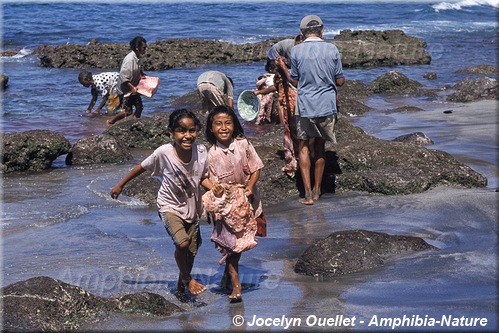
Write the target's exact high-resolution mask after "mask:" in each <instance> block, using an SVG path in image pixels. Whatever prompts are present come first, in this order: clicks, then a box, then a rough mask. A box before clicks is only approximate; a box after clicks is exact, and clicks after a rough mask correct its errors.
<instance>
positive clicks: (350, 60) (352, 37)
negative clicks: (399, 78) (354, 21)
mask: <svg viewBox="0 0 499 333" xmlns="http://www.w3.org/2000/svg"><path fill="white" fill-rule="evenodd" d="M334 44H336V46H337V47H338V49H339V51H340V52H341V62H342V64H343V66H344V67H374V66H394V65H414V64H429V63H430V62H431V56H430V54H429V53H428V52H426V51H425V50H424V48H425V47H426V42H425V41H424V40H422V39H419V38H416V37H412V36H407V35H406V34H405V33H404V32H403V31H402V30H385V31H376V30H362V31H352V30H342V31H341V32H340V34H339V35H337V36H335V37H334Z"/></svg>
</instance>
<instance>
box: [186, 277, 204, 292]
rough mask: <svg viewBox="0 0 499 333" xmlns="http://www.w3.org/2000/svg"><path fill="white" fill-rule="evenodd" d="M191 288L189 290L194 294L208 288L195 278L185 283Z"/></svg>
mask: <svg viewBox="0 0 499 333" xmlns="http://www.w3.org/2000/svg"><path fill="white" fill-rule="evenodd" d="M184 284H185V285H186V286H187V289H189V292H190V293H191V294H193V295H199V294H201V293H202V292H203V291H205V290H206V287H205V286H204V285H202V284H201V283H199V282H197V281H196V280H194V279H191V280H190V281H189V283H184Z"/></svg>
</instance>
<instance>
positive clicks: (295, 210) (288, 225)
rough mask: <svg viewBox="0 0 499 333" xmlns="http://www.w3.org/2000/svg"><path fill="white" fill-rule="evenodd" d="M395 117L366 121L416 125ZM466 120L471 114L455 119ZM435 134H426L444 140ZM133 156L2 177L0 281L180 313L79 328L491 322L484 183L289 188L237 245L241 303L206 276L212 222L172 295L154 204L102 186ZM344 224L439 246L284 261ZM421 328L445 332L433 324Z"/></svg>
mask: <svg viewBox="0 0 499 333" xmlns="http://www.w3.org/2000/svg"><path fill="white" fill-rule="evenodd" d="M457 114H458V113H457V112H456V115H457ZM406 117H412V115H410V116H408V115H406ZM395 119H396V120H395V121H393V122H391V124H390V125H389V128H390V131H391V132H392V133H391V134H390V135H388V134H382V133H385V131H381V130H379V131H378V129H375V130H374V131H376V132H377V135H378V136H383V135H386V136H391V135H394V134H396V133H397V131H401V132H406V133H407V131H409V130H410V131H414V130H415V129H418V128H420V125H419V123H418V122H415V127H416V128H409V126H408V125H407V123H406V121H408V120H407V119H404V116H403V115H398V116H397V117H395ZM477 125H478V126H480V125H479V124H477ZM460 126H462V125H459V124H455V122H452V121H449V122H447V123H446V124H443V123H435V126H434V127H431V126H430V125H427V126H426V127H425V133H427V135H429V136H430V137H432V138H434V139H435V137H434V136H433V135H436V134H438V133H446V132H448V131H454V130H455V129H456V127H460ZM473 126H474V124H473V123H472V122H469V123H468V126H467V127H468V129H472V128H473ZM478 128H479V127H478ZM469 133H475V132H474V131H472V130H471V131H469V130H467V131H463V135H462V139H463V140H464V139H466V134H469ZM476 133H477V135H476V137H478V136H479V135H478V134H480V133H481V134H482V135H483V136H484V137H487V136H488V135H489V133H488V131H486V130H477V131H476ZM473 137H475V136H474V135H472V138H473ZM445 138H446V136H442V138H441V139H439V140H437V141H441V142H440V144H441V145H443V146H445V145H446V144H447V142H446V141H445V140H446V139H445ZM472 138H470V140H471V141H473V140H472ZM483 139H484V138H481V140H479V142H477V145H476V147H479V146H481V145H482V144H483V142H484V141H486V140H483ZM451 141H453V139H452V140H451ZM490 145H491V148H492V146H494V144H493V143H490ZM473 147H474V146H473V145H472V144H470V149H469V150H462V151H461V155H462V156H463V158H466V159H468V160H470V161H477V162H476V163H475V164H476V165H479V164H480V163H482V164H483V165H484V166H486V167H485V168H484V170H485V171H486V173H485V174H486V175H487V177H489V179H494V176H493V175H492V174H491V173H490V170H491V169H490V165H491V162H490V161H488V158H485V159H484V158H483V156H482V155H481V154H480V153H478V154H475V152H477V151H478V150H477V149H473ZM495 149H496V150H495V151H496V152H497V148H495ZM143 154H144V152H136V156H135V157H136V161H133V162H129V163H125V164H121V165H102V166H87V167H60V168H56V169H54V170H51V171H48V172H42V173H36V174H23V175H21V176H19V175H16V176H14V175H12V176H11V175H7V176H6V177H5V179H4V207H3V208H4V211H3V213H4V216H5V219H4V222H5V224H4V226H3V232H4V235H3V245H4V247H3V258H4V261H3V267H4V271H3V273H4V276H3V285H7V284H10V283H13V282H17V281H20V280H24V279H27V278H30V277H33V276H40V275H47V276H50V277H53V278H56V279H60V280H63V281H64V282H67V283H70V284H74V285H78V286H81V287H83V288H84V289H86V290H88V291H89V292H92V293H94V294H97V295H100V296H106V297H109V296H116V295H121V294H125V293H134V292H140V291H150V292H154V293H158V294H160V295H162V296H164V297H165V298H167V299H168V300H170V301H172V302H174V303H175V304H177V305H179V306H181V307H182V308H184V309H185V310H187V311H186V312H184V313H179V314H175V315H173V316H171V317H168V318H150V317H140V316H130V315H113V316H111V317H110V318H107V319H103V320H101V321H99V322H98V323H94V324H89V325H88V326H86V327H85V329H96V330H113V331H115V330H120V331H121V330H123V331H125V330H129V331H136V330H140V331H151V330H168V331H178V330H185V331H191V330H203V331H219V330H229V331H230V330H242V329H244V330H257V329H258V330H259V329H264V328H265V329H270V330H277V331H280V330H283V329H284V328H283V327H282V326H279V325H277V326H276V325H273V326H272V327H266V326H249V325H250V324H251V323H252V321H253V319H254V318H255V319H259V318H260V319H261V318H263V319H265V318H282V316H284V317H285V318H288V319H290V320H291V319H294V320H295V324H296V325H298V322H300V325H299V326H294V327H290V328H289V330H305V329H306V330H330V329H332V328H334V329H343V328H345V329H350V328H351V329H355V330H359V331H364V330H375V329H376V328H378V329H380V327H375V326H374V324H373V323H372V320H373V318H381V317H383V318H385V317H390V318H403V316H404V315H405V316H406V317H408V318H413V317H414V318H415V317H416V316H419V317H422V318H425V316H429V317H431V318H433V317H438V318H440V317H442V316H458V317H460V316H466V317H480V318H486V319H487V320H488V324H487V326H486V327H484V330H490V331H493V330H494V329H495V327H496V325H497V313H496V309H497V290H496V283H497V276H496V272H497V270H496V268H497V266H496V259H497V257H496V253H497V192H495V188H493V187H491V186H490V184H489V187H487V188H483V189H453V188H446V187H439V188H436V189H432V190H429V191H427V192H426V193H421V194H413V195H407V196H381V195H367V194H362V193H336V194H327V195H325V196H323V197H322V198H321V200H320V201H318V202H317V203H316V204H315V205H314V206H312V207H303V206H302V205H299V204H298V203H297V202H296V200H294V199H291V200H289V201H286V202H283V203H282V204H279V205H277V206H275V207H269V208H267V209H266V210H265V214H266V217H267V220H268V228H269V229H268V237H266V238H260V239H259V244H258V246H257V247H256V248H254V249H252V250H251V251H249V252H247V253H244V254H243V256H242V260H241V266H240V274H241V281H242V283H243V286H244V291H243V295H244V301H243V303H241V304H231V305H229V303H228V302H227V298H226V297H227V294H225V293H224V291H223V290H221V289H220V288H219V287H218V283H219V281H220V279H221V276H222V272H223V267H220V266H218V264H217V262H218V260H219V259H220V255H219V253H218V252H217V251H216V249H215V248H214V246H213V245H212V243H211V242H210V241H209V237H210V233H211V226H209V225H207V224H206V223H204V224H203V225H202V227H201V232H202V236H203V239H204V243H203V245H202V247H201V249H200V252H199V254H198V256H197V258H196V262H195V266H194V272H193V273H194V277H195V278H196V279H198V280H200V281H201V282H202V283H204V284H206V285H207V286H208V291H207V292H205V293H203V294H202V295H200V296H198V297H197V298H196V299H195V301H194V302H192V303H187V304H185V303H180V302H179V301H178V300H177V299H176V298H175V296H174V295H173V292H174V288H175V284H176V279H177V276H178V269H177V267H176V264H175V262H174V260H173V245H172V243H171V240H170V239H169V237H168V235H167V233H166V231H165V229H164V227H163V225H162V223H161V222H160V220H159V218H158V216H157V213H156V210H155V209H154V208H149V207H147V206H145V205H144V204H143V203H141V202H140V201H138V200H136V199H133V198H128V197H126V196H121V197H120V198H119V200H112V199H110V198H109V196H108V195H107V193H108V192H109V190H110V188H111V187H112V186H114V185H115V183H116V182H117V181H119V179H121V177H122V176H123V175H125V174H126V172H128V170H130V169H131V168H132V167H133V166H134V165H135V163H137V162H138V161H140V160H141V158H142V157H143ZM33 184H37V185H36V186H34V185H33ZM295 199H296V198H295ZM48 211H50V214H48V213H47V212H48ZM350 229H366V230H370V231H379V232H386V233H389V234H402V235H412V236H419V237H422V238H423V239H425V240H426V241H427V242H429V243H430V244H432V245H434V246H436V247H438V248H439V250H438V251H427V252H421V253H415V254H411V255H408V256H401V257H399V258H398V259H396V260H395V261H394V262H388V263H386V264H385V265H384V266H382V267H379V268H377V269H373V270H369V271H366V272H361V273H357V274H352V275H348V276H343V277H337V278H330V279H325V280H323V279H318V278H316V277H308V276H301V275H298V274H296V273H294V271H293V267H294V263H295V262H296V260H297V259H298V257H299V256H300V255H301V253H302V252H303V251H304V250H305V249H306V248H307V247H308V246H309V245H311V244H312V243H313V242H315V241H316V240H318V239H321V238H323V237H325V236H326V235H329V234H330V233H331V232H334V231H341V230H350ZM237 315H240V316H242V318H243V319H244V320H245V321H246V324H243V326H240V327H238V326H235V325H234V323H233V320H236V321H237V319H240V318H241V317H237ZM336 315H343V316H345V318H346V317H348V318H352V317H353V316H355V317H356V318H357V319H356V320H357V325H356V326H355V327H351V326H342V327H339V328H338V327H337V326H333V327H327V326H326V327H324V326H317V325H318V324H317V325H313V326H308V324H311V322H310V321H311V320H312V319H314V318H315V317H313V316H316V317H317V318H330V317H334V318H336V317H335V316H336ZM309 316H312V317H310V318H309ZM375 316H378V317H375ZM234 318H236V319H234ZM307 318H308V320H309V322H308V324H307ZM263 319H261V320H263ZM361 320H362V321H363V322H364V323H360V321H361ZM342 323H343V324H345V322H342ZM370 323H371V326H369V324H370ZM413 328H414V327H413ZM385 329H386V328H383V330H385ZM398 329H410V327H405V328H403V327H402V328H401V327H399V328H398ZM426 329H431V330H432V331H433V330H440V331H447V327H441V326H439V327H427V328H426ZM452 329H453V330H454V329H455V328H452Z"/></svg>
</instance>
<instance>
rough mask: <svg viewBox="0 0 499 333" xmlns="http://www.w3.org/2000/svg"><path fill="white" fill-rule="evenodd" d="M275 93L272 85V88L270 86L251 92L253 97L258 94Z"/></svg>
mask: <svg viewBox="0 0 499 333" xmlns="http://www.w3.org/2000/svg"><path fill="white" fill-rule="evenodd" d="M275 91H276V89H275V86H274V85H272V86H270V87H268V88H264V89H259V90H253V95H260V94H262V95H266V94H268V93H272V92H275Z"/></svg>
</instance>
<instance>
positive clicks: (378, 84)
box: [368, 71, 433, 96]
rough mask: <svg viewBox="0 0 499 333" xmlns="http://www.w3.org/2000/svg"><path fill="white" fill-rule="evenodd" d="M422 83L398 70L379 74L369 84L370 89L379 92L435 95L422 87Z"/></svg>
mask: <svg viewBox="0 0 499 333" xmlns="http://www.w3.org/2000/svg"><path fill="white" fill-rule="evenodd" d="M422 86H423V85H422V84H421V83H419V82H417V81H414V80H411V79H409V78H408V77H407V76H405V75H404V74H402V73H400V72H398V71H390V72H388V73H385V74H383V75H380V76H378V77H377V78H376V79H374V80H373V81H372V82H371V83H370V84H369V86H368V89H369V90H370V91H372V92H373V93H377V94H382V93H386V94H402V95H413V96H422V95H433V93H431V92H429V91H426V90H424V89H423V88H422Z"/></svg>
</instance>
